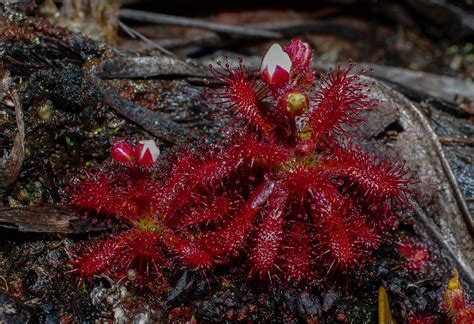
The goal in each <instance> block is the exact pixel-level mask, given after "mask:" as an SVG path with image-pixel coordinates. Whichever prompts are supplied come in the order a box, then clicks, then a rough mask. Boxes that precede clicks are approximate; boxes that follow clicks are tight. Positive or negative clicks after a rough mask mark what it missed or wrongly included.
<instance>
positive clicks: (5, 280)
mask: <svg viewBox="0 0 474 324" xmlns="http://www.w3.org/2000/svg"><path fill="white" fill-rule="evenodd" d="M0 279H2V281H3V283H4V284H5V290H4V292H5V293H8V290H10V288H9V287H8V282H7V279H5V277H4V276H0Z"/></svg>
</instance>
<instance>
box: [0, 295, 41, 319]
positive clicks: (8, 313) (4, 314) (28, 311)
mask: <svg viewBox="0 0 474 324" xmlns="http://www.w3.org/2000/svg"><path fill="white" fill-rule="evenodd" d="M38 311H39V310H38V309H37V308H36V307H33V306H30V305H26V304H23V303H21V302H19V301H17V300H16V299H14V298H12V297H10V296H8V295H6V294H2V293H0V323H11V324H16V323H18V324H22V323H27V322H33V321H35V319H37V312H38Z"/></svg>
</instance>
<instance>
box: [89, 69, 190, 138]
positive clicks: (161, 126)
mask: <svg viewBox="0 0 474 324" xmlns="http://www.w3.org/2000/svg"><path fill="white" fill-rule="evenodd" d="M88 78H89V79H90V80H91V82H93V83H94V84H95V85H96V86H97V89H98V90H99V91H100V92H101V94H102V95H103V96H104V101H105V102H106V103H107V104H108V105H109V106H110V107H112V108H113V109H114V110H115V112H116V113H117V114H119V115H121V116H123V117H125V118H127V119H128V120H130V121H132V122H134V123H135V124H137V125H138V126H140V127H142V128H143V129H144V130H146V131H147V132H148V133H150V134H151V135H153V136H155V137H158V138H160V139H162V140H165V141H166V142H169V143H177V142H179V141H181V140H184V139H186V138H189V135H190V131H189V129H187V128H184V127H183V126H181V125H179V124H177V123H175V122H174V121H172V120H171V119H169V118H168V117H167V116H165V115H163V114H162V113H159V112H155V111H152V110H150V109H146V108H144V107H142V106H140V105H138V104H136V103H134V102H132V101H128V100H124V99H122V98H120V96H119V95H118V94H117V93H115V91H113V90H111V89H109V87H108V86H107V84H106V83H105V82H104V81H102V80H101V79H99V78H98V77H96V76H95V75H92V74H89V75H88Z"/></svg>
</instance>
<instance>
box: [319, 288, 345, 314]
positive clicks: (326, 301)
mask: <svg viewBox="0 0 474 324" xmlns="http://www.w3.org/2000/svg"><path fill="white" fill-rule="evenodd" d="M340 297H341V294H340V292H338V291H335V290H333V289H331V290H329V291H328V292H327V293H326V294H325V295H324V298H323V308H322V309H323V311H324V312H328V311H330V310H331V309H332V308H333V306H334V304H335V303H336V301H337V300H338V299H339V298H340Z"/></svg>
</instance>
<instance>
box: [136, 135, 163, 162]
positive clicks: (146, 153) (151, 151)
mask: <svg viewBox="0 0 474 324" xmlns="http://www.w3.org/2000/svg"><path fill="white" fill-rule="evenodd" d="M136 156H137V160H138V164H140V165H141V166H145V167H151V166H152V165H153V164H154V163H155V162H156V160H157V159H158V156H160V149H159V148H158V147H157V146H156V144H155V141H153V140H147V141H140V144H138V146H137V148H136Z"/></svg>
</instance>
